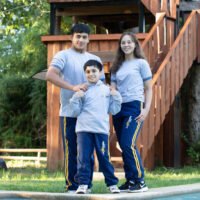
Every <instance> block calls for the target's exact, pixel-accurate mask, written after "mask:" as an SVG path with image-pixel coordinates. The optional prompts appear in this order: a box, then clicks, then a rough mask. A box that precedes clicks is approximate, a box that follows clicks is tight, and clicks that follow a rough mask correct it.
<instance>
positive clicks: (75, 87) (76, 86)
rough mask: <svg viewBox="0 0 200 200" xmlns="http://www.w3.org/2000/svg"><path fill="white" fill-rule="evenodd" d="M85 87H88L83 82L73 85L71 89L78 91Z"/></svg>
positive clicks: (85, 88)
mask: <svg viewBox="0 0 200 200" xmlns="http://www.w3.org/2000/svg"><path fill="white" fill-rule="evenodd" d="M87 88H88V85H87V83H83V84H79V85H75V86H74V87H73V89H72V90H73V91H74V92H78V91H80V90H83V91H86V90H87Z"/></svg>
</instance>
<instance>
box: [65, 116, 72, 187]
mask: <svg viewBox="0 0 200 200" xmlns="http://www.w3.org/2000/svg"><path fill="white" fill-rule="evenodd" d="M66 125H67V119H66V117H65V118H64V140H65V179H66V180H67V182H68V184H69V186H70V185H72V184H71V182H70V181H69V179H68V175H69V173H68V157H69V153H68V152H69V151H68V141H67V140H66V134H67V133H66Z"/></svg>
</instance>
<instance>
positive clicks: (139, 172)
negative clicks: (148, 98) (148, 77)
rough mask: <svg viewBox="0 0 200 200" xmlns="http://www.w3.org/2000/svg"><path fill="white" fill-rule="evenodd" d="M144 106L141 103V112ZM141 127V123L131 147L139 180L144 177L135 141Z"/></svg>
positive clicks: (138, 125)
mask: <svg viewBox="0 0 200 200" xmlns="http://www.w3.org/2000/svg"><path fill="white" fill-rule="evenodd" d="M142 106H143V103H142V102H141V104H140V111H141V110H142ZM141 125H142V123H140V122H139V123H138V124H137V128H136V130H135V132H134V134H133V139H132V145H131V148H132V151H133V157H134V159H135V164H136V168H137V171H138V177H139V178H140V177H141V176H142V172H141V168H140V163H139V160H138V156H137V153H136V149H135V148H134V146H135V145H136V143H135V141H136V137H137V134H138V131H139V130H140V127H141Z"/></svg>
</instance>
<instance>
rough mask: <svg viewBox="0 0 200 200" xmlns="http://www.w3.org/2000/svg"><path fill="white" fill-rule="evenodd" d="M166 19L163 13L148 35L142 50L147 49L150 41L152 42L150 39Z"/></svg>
mask: <svg viewBox="0 0 200 200" xmlns="http://www.w3.org/2000/svg"><path fill="white" fill-rule="evenodd" d="M164 17H165V13H162V14H161V15H160V17H159V19H158V20H157V22H156V23H155V24H154V25H153V27H152V28H151V30H150V32H149V33H148V35H147V36H146V37H145V40H144V41H143V43H142V45H141V46H142V48H145V47H146V45H147V43H148V41H149V40H150V38H152V37H153V34H154V33H155V32H156V30H157V28H158V27H159V25H160V24H161V23H162V21H163V19H164Z"/></svg>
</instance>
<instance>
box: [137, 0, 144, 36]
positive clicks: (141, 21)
mask: <svg viewBox="0 0 200 200" xmlns="http://www.w3.org/2000/svg"><path fill="white" fill-rule="evenodd" d="M138 4H139V5H138V7H139V19H138V26H139V32H140V33H145V15H144V5H143V4H142V3H141V2H140V1H139V3H138Z"/></svg>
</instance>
